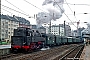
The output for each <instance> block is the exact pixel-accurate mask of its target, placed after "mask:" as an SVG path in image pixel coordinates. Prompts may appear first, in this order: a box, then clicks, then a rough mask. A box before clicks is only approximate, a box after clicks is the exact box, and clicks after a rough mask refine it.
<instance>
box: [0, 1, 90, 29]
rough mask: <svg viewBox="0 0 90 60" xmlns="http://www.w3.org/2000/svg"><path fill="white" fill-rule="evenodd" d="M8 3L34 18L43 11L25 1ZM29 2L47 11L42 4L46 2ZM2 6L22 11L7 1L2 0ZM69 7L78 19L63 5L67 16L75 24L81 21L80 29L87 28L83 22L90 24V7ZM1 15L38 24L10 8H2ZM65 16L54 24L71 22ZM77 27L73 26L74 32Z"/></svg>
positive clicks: (76, 2)
mask: <svg viewBox="0 0 90 60" xmlns="http://www.w3.org/2000/svg"><path fill="white" fill-rule="evenodd" d="M7 1H9V2H10V3H12V4H13V5H15V6H17V7H18V8H19V9H21V10H23V11H24V12H26V13H27V14H29V15H30V16H34V14H37V13H38V12H41V10H39V9H37V8H35V7H34V6H32V5H30V4H28V3H27V2H25V1H24V0H7ZM27 1H29V2H30V3H32V4H33V5H35V6H37V7H38V8H40V9H42V10H44V11H46V10H45V9H44V8H43V7H42V3H43V1H44V0H38V1H37V0H27ZM66 1H67V3H71V4H90V0H83V1H82V0H66ZM64 3H66V2H65V1H64ZM1 4H2V5H5V6H7V7H10V8H12V9H14V10H17V11H20V10H18V9H17V8H15V7H14V6H12V5H11V4H9V3H8V2H6V1H5V0H1ZM69 6H70V8H71V9H72V11H75V12H76V18H77V19H76V18H75V17H74V15H73V13H72V12H71V10H70V8H69V7H68V5H67V4H63V8H64V10H65V14H67V16H68V17H69V18H70V20H71V21H73V22H74V21H79V20H80V22H81V23H80V25H79V26H80V27H83V26H85V27H86V24H85V23H83V22H90V5H89V6H87V5H70V4H69ZM3 9H5V10H7V11H9V12H12V13H13V14H11V13H8V12H7V11H4V10H3ZM21 12H22V11H21ZM1 13H3V14H5V15H7V14H8V15H16V16H20V17H24V18H26V19H27V20H29V21H30V23H31V24H36V19H34V18H28V16H25V15H23V14H20V13H18V12H15V11H13V10H10V9H8V8H5V7H3V6H1ZM22 13H23V12H22ZM80 13H89V14H80ZM65 14H63V15H62V17H61V18H60V19H58V20H57V21H54V22H52V23H53V24H61V23H63V21H64V20H65V21H66V22H70V20H69V19H68V18H67V17H66V16H65ZM74 24H75V26H77V25H76V23H74ZM75 26H73V25H71V28H72V29H73V30H74V29H76V27H75Z"/></svg>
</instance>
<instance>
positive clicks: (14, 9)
mask: <svg viewBox="0 0 90 60" xmlns="http://www.w3.org/2000/svg"><path fill="white" fill-rule="evenodd" d="M1 5H2V4H1ZM2 6H3V7H5V8H8V9H10V10H13V11H15V12H18V13H20V14H23V15H25V16H29V15H28V14H25V13H22V12H20V11H17V10H15V9H12V8H10V7H7V6H5V5H2ZM29 17H32V16H29Z"/></svg>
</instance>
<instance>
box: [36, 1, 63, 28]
mask: <svg viewBox="0 0 90 60" xmlns="http://www.w3.org/2000/svg"><path fill="white" fill-rule="evenodd" d="M63 3H64V0H55V1H54V0H45V1H44V2H43V4H42V6H43V8H45V9H46V10H47V11H48V13H46V12H39V13H38V14H37V18H36V22H37V25H38V26H40V25H41V24H43V23H49V22H50V21H51V20H54V21H56V19H59V18H60V17H61V16H62V14H63V12H64V9H63ZM58 5H59V6H58Z"/></svg>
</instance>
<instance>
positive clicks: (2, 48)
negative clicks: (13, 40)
mask: <svg viewBox="0 0 90 60" xmlns="http://www.w3.org/2000/svg"><path fill="white" fill-rule="evenodd" d="M10 48H11V45H0V55H5V54H9V53H10Z"/></svg>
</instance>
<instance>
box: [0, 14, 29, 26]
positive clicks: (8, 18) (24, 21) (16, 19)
mask: <svg viewBox="0 0 90 60" xmlns="http://www.w3.org/2000/svg"><path fill="white" fill-rule="evenodd" d="M0 18H1V19H6V20H12V21H17V22H20V23H21V24H22V23H23V24H25V25H30V22H29V21H28V20H26V19H25V18H22V17H18V16H15V15H13V17H12V16H9V15H3V14H2V15H1V14H0Z"/></svg>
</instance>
